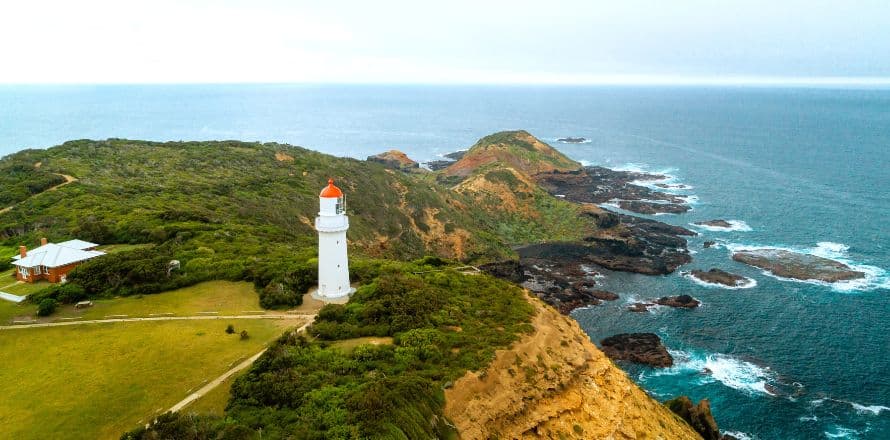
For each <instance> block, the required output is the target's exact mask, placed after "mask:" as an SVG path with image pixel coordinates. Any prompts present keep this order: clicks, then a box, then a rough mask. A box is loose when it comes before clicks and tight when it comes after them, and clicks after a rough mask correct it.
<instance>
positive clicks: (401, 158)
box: [368, 150, 420, 170]
mask: <svg viewBox="0 0 890 440" xmlns="http://www.w3.org/2000/svg"><path fill="white" fill-rule="evenodd" d="M368 162H377V163H381V164H383V166H385V167H387V168H391V169H394V170H409V169H413V168H419V167H420V165H419V164H418V163H417V162H415V161H413V160H411V158H409V157H408V155H407V154H405V153H402V152H401V151H399V150H389V151H387V152H385V153H380V154H377V155H374V156H368Z"/></svg>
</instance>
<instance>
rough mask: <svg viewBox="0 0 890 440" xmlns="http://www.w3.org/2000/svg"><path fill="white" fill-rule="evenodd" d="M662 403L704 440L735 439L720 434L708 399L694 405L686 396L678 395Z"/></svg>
mask: <svg viewBox="0 0 890 440" xmlns="http://www.w3.org/2000/svg"><path fill="white" fill-rule="evenodd" d="M664 405H665V406H666V407H668V409H670V410H671V411H673V412H674V414H676V415H678V416H680V418H681V419H683V420H685V421H686V423H689V426H691V427H692V429H694V430H695V432H697V433H699V434H700V435H701V436H702V438H703V439H704V440H735V438H734V437H732V436H730V435H723V436H721V435H720V430H719V429H718V428H717V421H716V420H714V415H713V414H711V402H709V401H708V399H702V400H701V401H699V402H698V405H694V404H693V403H692V400H690V399H689V398H688V397H686V396H680V397H677V398H675V399H671V400H668V401H667V402H665V403H664Z"/></svg>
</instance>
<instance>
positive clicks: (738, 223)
mask: <svg viewBox="0 0 890 440" xmlns="http://www.w3.org/2000/svg"><path fill="white" fill-rule="evenodd" d="M726 222H727V223H729V226H726V227H724V226H710V225H697V224H695V223H690V225H692V226H693V227H695V228H699V229H704V230H706V231H711V232H730V231H739V232H749V231H751V227H750V226H748V224H747V223H745V222H744V221H742V220H727V221H726Z"/></svg>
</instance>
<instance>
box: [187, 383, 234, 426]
mask: <svg viewBox="0 0 890 440" xmlns="http://www.w3.org/2000/svg"><path fill="white" fill-rule="evenodd" d="M239 375H240V374H236V375H233V376H232V377H230V378H228V379H226V381H225V382H223V383H221V384H219V386H218V387H216V388H214V389H213V390H211V391H210V392H209V393H207V394H205V395H204V396H203V397H201V398H200V399H198V400H196V401H194V402H192V403H191V404H189V405H188V406H186V407H185V408H183V409H182V411H181V412H183V413H185V414H189V413H195V414H212V415H215V416H220V417H222V416H224V415H225V410H226V404H228V403H229V392H230V391H231V389H232V382H234V381H235V379H237V378H238V376H239Z"/></svg>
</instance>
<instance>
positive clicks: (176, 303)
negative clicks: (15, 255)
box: [53, 281, 263, 319]
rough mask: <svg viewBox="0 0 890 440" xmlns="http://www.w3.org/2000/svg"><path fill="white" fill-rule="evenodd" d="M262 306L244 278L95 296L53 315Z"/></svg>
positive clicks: (225, 311) (233, 311)
mask: <svg viewBox="0 0 890 440" xmlns="http://www.w3.org/2000/svg"><path fill="white" fill-rule="evenodd" d="M260 310H263V308H262V307H260V302H259V296H258V295H257V293H256V291H255V290H254V288H253V284H251V283H247V282H243V281H241V282H232V281H207V282H204V283H200V284H195V285H194V286H189V287H184V288H182V289H176V290H171V291H169V292H164V293H158V294H154V295H143V296H142V297H138V296H129V297H123V298H114V299H106V300H101V299H100V300H93V307H89V308H86V309H79V310H77V309H75V308H74V306H72V305H66V306H64V307H60V308H59V311H58V312H57V313H56V315H53V317H55V318H63V317H82V318H83V319H103V318H104V317H105V316H109V315H127V316H130V317H138V316H142V317H144V316H148V315H150V314H157V313H173V314H175V315H177V316H188V315H195V314H197V313H198V312H219V314H220V315H242V314H244V312H245V311H260Z"/></svg>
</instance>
